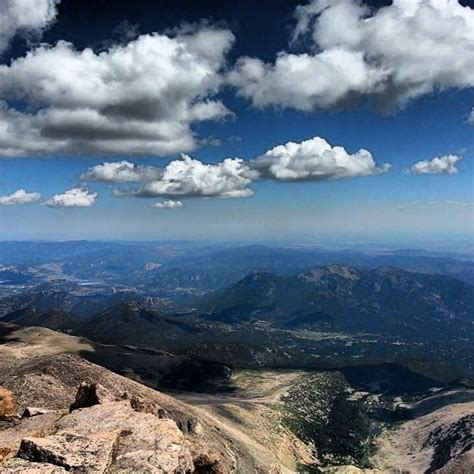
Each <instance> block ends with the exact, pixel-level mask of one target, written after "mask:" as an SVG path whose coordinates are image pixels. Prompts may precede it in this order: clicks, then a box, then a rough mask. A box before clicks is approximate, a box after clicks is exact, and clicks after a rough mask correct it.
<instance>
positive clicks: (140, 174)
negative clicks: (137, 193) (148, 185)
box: [81, 160, 163, 183]
mask: <svg viewBox="0 0 474 474" xmlns="http://www.w3.org/2000/svg"><path fill="white" fill-rule="evenodd" d="M162 175H163V170H162V169H161V168H157V167H156V166H139V165H136V164H135V163H131V162H130V161H126V160H124V161H116V162H106V163H102V164H100V165H95V166H91V167H90V168H89V169H88V170H87V171H86V172H85V173H82V174H81V179H82V180H83V181H99V182H102V183H127V182H146V181H153V180H156V179H160V178H161V176H162Z"/></svg>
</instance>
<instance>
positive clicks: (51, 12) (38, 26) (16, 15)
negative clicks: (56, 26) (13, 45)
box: [0, 0, 60, 53]
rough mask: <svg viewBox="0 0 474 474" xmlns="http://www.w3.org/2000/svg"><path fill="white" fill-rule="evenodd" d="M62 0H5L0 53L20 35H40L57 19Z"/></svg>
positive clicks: (2, 13)
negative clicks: (59, 4)
mask: <svg viewBox="0 0 474 474" xmlns="http://www.w3.org/2000/svg"><path fill="white" fill-rule="evenodd" d="M59 2H60V0H3V1H2V6H1V15H0V53H3V52H4V51H5V50H6V49H7V48H8V46H9V44H10V41H11V40H12V39H13V37H14V36H15V35H16V34H18V33H21V34H38V33H41V31H42V30H44V29H45V28H47V27H48V26H49V25H50V24H51V23H52V22H53V21H54V19H55V18H56V15H57V9H56V5H57V4H58V3H59Z"/></svg>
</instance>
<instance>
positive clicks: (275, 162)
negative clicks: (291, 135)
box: [251, 137, 390, 181]
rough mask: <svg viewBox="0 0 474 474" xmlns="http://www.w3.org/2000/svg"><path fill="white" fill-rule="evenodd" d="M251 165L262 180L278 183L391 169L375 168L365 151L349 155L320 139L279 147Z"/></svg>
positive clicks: (342, 176) (363, 174) (372, 173)
mask: <svg viewBox="0 0 474 474" xmlns="http://www.w3.org/2000/svg"><path fill="white" fill-rule="evenodd" d="M251 165H252V168H253V169H255V170H257V171H258V172H259V173H260V176H261V178H270V179H276V180H281V181H305V180H306V181H322V180H327V179H337V178H353V177H356V176H370V175H378V174H382V173H385V172H387V171H388V170H389V169H390V165H388V164H384V165H381V166H378V165H377V164H376V163H375V161H374V158H373V157H372V154H371V153H370V152H369V151H367V150H364V149H360V150H359V151H357V152H356V153H353V154H349V153H348V152H347V151H346V150H345V149H344V148H343V147H340V146H334V147H333V146H331V145H330V144H329V143H328V142H327V141H326V140H325V139H324V138H320V137H315V138H311V139H310V140H305V141H303V142H301V143H294V142H288V143H286V144H285V145H278V146H276V147H274V148H272V149H271V150H268V151H267V152H266V153H264V154H263V155H262V156H260V157H259V158H257V159H256V160H253V161H252V162H251Z"/></svg>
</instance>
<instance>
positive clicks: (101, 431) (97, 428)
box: [0, 355, 236, 473]
mask: <svg viewBox="0 0 474 474" xmlns="http://www.w3.org/2000/svg"><path fill="white" fill-rule="evenodd" d="M14 371H15V374H16V375H11V376H7V377H5V375H6V373H5V372H3V373H2V375H1V376H0V379H1V383H2V384H4V385H6V386H8V387H9V388H4V387H2V388H0V409H1V423H2V430H0V453H1V458H0V459H1V462H2V469H1V472H4V473H25V472H32V473H33V472H34V473H36V472H37V473H55V472H66V471H73V472H87V473H89V472H93V473H104V472H143V473H145V472H146V473H172V472H179V473H191V472H209V473H226V472H231V471H232V470H234V467H235V466H236V459H235V454H234V453H233V452H232V450H231V449H230V448H229V445H228V444H227V442H226V441H225V439H224V438H223V437H217V436H216V433H215V431H216V430H215V428H214V427H212V426H209V425H208V424H207V421H206V420H203V423H201V421H200V420H199V419H198V417H197V416H196V414H195V413H193V409H192V408H191V407H189V409H188V407H187V406H185V405H184V404H182V403H180V402H177V401H175V400H173V399H172V398H171V397H167V396H166V395H163V394H161V393H159V392H155V391H154V390H151V389H148V388H146V387H144V386H140V385H139V384H137V383H135V382H132V381H129V380H127V379H124V378H122V377H121V376H119V375H115V374H112V373H110V372H108V371H107V370H105V369H102V368H101V367H98V366H95V365H94V364H90V363H88V362H86V361H84V360H82V359H80V358H79V357H77V356H73V355H57V356H52V357H37V358H34V359H33V360H30V361H25V360H22V361H18V364H17V365H15V368H14ZM61 373H62V375H60V374H61ZM10 374H11V372H10ZM80 379H82V382H80V383H79V384H77V387H76V388H74V387H73V385H74V383H75V382H76V380H80ZM99 380H100V381H101V382H102V384H103V385H102V384H101V383H99V382H98V381H99ZM74 391H75V392H76V393H75V394H74ZM33 403H34V404H36V405H41V406H40V407H34V408H33V407H32V406H31V405H33ZM20 413H21V414H20Z"/></svg>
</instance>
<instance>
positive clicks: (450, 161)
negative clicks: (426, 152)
mask: <svg viewBox="0 0 474 474" xmlns="http://www.w3.org/2000/svg"><path fill="white" fill-rule="evenodd" d="M460 159H461V157H460V156H457V155H444V156H440V157H436V158H433V159H432V160H431V161H428V160H422V161H418V162H417V163H415V164H413V165H412V166H410V169H409V172H410V173H412V174H456V173H457V172H458V171H459V170H458V169H457V168H456V163H457V162H458V161H459V160H460Z"/></svg>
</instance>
